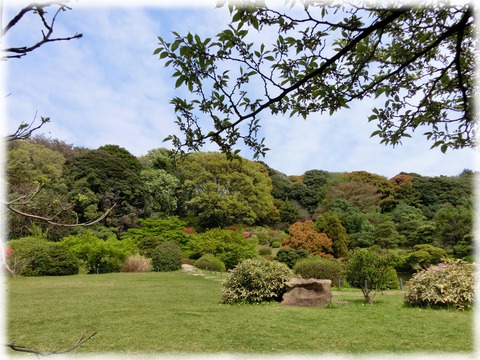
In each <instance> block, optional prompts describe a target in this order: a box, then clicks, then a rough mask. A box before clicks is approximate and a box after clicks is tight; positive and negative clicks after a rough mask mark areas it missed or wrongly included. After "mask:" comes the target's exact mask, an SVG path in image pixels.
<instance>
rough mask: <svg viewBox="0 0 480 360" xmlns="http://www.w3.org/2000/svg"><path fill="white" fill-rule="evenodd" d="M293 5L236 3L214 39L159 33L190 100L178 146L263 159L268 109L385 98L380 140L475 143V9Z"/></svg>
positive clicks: (304, 111) (181, 117)
mask: <svg viewBox="0 0 480 360" xmlns="http://www.w3.org/2000/svg"><path fill="white" fill-rule="evenodd" d="M224 4H225V1H224V2H222V3H221V5H220V6H222V5H224ZM286 5H291V6H290V7H287V6H285V7H282V8H273V7H268V6H266V5H265V3H264V2H263V1H255V2H252V1H241V2H238V1H237V2H232V3H229V5H228V7H229V9H230V14H231V23H230V24H229V25H228V28H227V29H225V30H224V31H221V32H220V33H218V34H217V35H215V36H212V37H208V38H205V39H202V38H201V37H200V36H199V35H197V34H191V33H188V34H187V35H185V36H182V35H180V34H179V33H177V32H173V35H174V38H173V40H169V39H168V40H166V39H164V38H161V37H159V47H158V48H157V49H156V50H155V51H154V54H158V55H159V57H160V59H163V61H165V66H167V67H171V68H172V69H173V77H174V78H175V79H176V87H181V86H182V87H185V88H186V90H188V92H190V97H189V98H187V99H183V98H180V97H175V98H173V99H172V104H173V105H174V108H175V111H176V112H177V114H178V118H177V119H178V120H177V123H178V125H179V127H180V130H181V131H182V132H183V134H184V138H183V139H180V138H179V137H178V136H177V135H172V136H170V137H169V139H171V140H172V141H173V144H174V145H175V146H176V147H177V148H178V149H180V150H183V149H185V148H186V149H189V150H190V149H198V148H199V147H200V146H202V145H203V144H204V143H205V142H206V141H207V140H210V141H211V142H214V143H216V144H218V146H219V147H220V148H221V149H222V151H225V152H234V148H235V145H236V143H237V141H243V142H244V143H245V144H246V145H247V146H249V147H250V148H252V149H253V150H254V151H255V154H256V155H257V156H259V155H262V154H264V153H265V152H266V151H267V150H268V149H267V148H266V147H265V145H264V139H258V138H257V133H258V131H259V129H260V115H261V114H262V113H265V112H268V111H269V112H271V113H272V114H288V115H290V116H294V115H298V116H302V117H304V118H306V117H307V116H308V115H309V114H311V113H314V112H319V113H324V112H327V113H329V114H330V115H331V114H333V113H334V112H336V111H337V110H340V109H342V108H348V107H349V103H352V102H353V101H355V100H364V99H366V98H379V100H382V101H385V103H384V105H383V106H380V107H379V108H377V107H374V108H373V109H372V114H371V115H370V116H369V117H368V120H369V121H375V122H376V124H377V127H378V130H376V131H375V132H373V134H372V136H379V137H380V139H381V143H385V144H392V145H397V144H399V143H401V141H402V139H403V138H405V137H409V136H410V133H411V132H413V131H415V130H420V129H423V131H424V135H425V136H426V137H427V138H428V139H430V140H431V141H432V143H433V144H432V147H440V149H441V150H442V151H444V152H445V151H446V150H447V149H449V148H451V149H457V148H464V147H473V146H474V138H475V136H474V124H475V118H476V116H475V112H474V110H473V91H474V79H475V76H474V74H475V63H476V61H475V53H476V51H475V50H476V46H477V40H476V37H475V35H474V23H475V17H474V6H473V3H467V4H454V3H450V2H440V3H432V2H429V1H423V2H421V3H418V4H415V5H414V4H410V3H405V2H387V3H386V4H384V3H381V2H378V3H365V4H363V3H362V4H358V3H356V2H352V3H348V2H331V1H315V2H314V1H298V2H297V1H295V0H290V1H287V4H286ZM272 34H275V35H273V36H274V37H275V38H274V39H273V40H272V41H271V42H270V43H262V41H261V40H259V39H270V38H271V37H272ZM205 116H207V117H208V118H209V119H210V120H211V123H210V124H208V125H207V124H205V123H204V122H201V121H200V119H201V118H204V117H205ZM244 124H245V125H246V126H242V125H244Z"/></svg>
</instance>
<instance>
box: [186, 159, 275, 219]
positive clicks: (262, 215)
mask: <svg viewBox="0 0 480 360" xmlns="http://www.w3.org/2000/svg"><path fill="white" fill-rule="evenodd" d="M178 172H179V177H180V180H181V182H182V192H183V194H181V197H183V200H182V199H181V202H182V203H183V206H184V210H186V211H187V214H190V215H191V216H193V217H197V222H198V224H197V225H198V226H199V227H200V228H214V227H224V226H227V225H231V224H241V223H243V224H248V225H253V224H255V223H265V222H267V223H268V222H271V221H272V220H275V219H276V218H277V217H278V213H277V210H276V208H275V206H274V205H273V198H272V195H271V191H272V182H271V180H270V178H269V177H268V173H267V170H266V168H265V167H264V166H263V165H262V164H260V163H256V162H252V161H249V160H246V159H242V158H235V159H232V160H228V159H227V157H226V156H225V155H224V154H221V153H202V152H199V153H192V154H189V155H188V156H187V157H186V158H185V159H184V160H183V161H182V162H180V163H179V164H178Z"/></svg>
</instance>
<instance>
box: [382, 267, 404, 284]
mask: <svg viewBox="0 0 480 360" xmlns="http://www.w3.org/2000/svg"><path fill="white" fill-rule="evenodd" d="M397 289H400V280H398V274H397V270H395V268H394V267H392V266H390V267H388V268H387V269H386V270H385V280H384V283H383V284H382V285H381V286H380V287H379V290H397Z"/></svg>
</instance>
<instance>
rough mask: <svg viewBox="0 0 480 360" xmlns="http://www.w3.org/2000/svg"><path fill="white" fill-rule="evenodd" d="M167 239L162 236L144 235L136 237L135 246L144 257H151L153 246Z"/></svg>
mask: <svg viewBox="0 0 480 360" xmlns="http://www.w3.org/2000/svg"><path fill="white" fill-rule="evenodd" d="M166 242H169V241H167V240H166V239H165V238H164V237H162V236H145V237H142V238H139V239H137V246H138V250H139V251H140V254H142V255H143V256H146V257H151V256H152V253H153V251H154V250H155V248H156V247H157V246H158V245H160V244H164V243H166Z"/></svg>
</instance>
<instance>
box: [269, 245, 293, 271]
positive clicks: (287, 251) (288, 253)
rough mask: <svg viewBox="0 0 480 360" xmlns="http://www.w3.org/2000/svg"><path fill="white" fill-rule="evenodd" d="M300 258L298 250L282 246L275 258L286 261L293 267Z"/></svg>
mask: <svg viewBox="0 0 480 360" xmlns="http://www.w3.org/2000/svg"><path fill="white" fill-rule="evenodd" d="M298 259H299V255H298V253H297V251H296V250H294V249H291V248H281V249H280V250H278V252H277V256H275V260H276V261H279V262H282V263H285V264H287V265H288V267H289V268H290V269H291V268H293V266H294V265H295V263H296V262H297V260H298Z"/></svg>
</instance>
